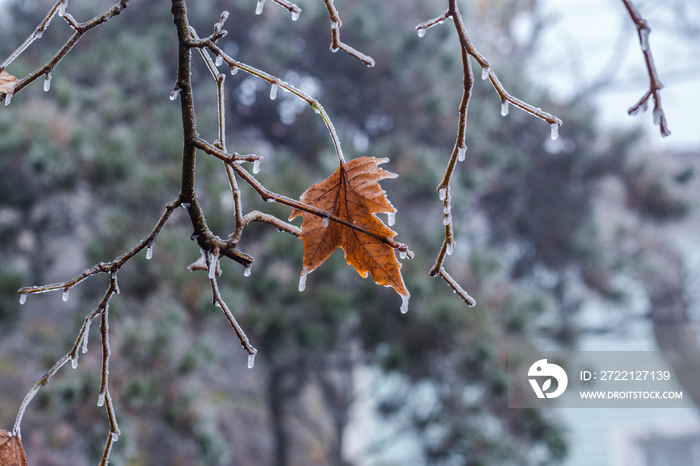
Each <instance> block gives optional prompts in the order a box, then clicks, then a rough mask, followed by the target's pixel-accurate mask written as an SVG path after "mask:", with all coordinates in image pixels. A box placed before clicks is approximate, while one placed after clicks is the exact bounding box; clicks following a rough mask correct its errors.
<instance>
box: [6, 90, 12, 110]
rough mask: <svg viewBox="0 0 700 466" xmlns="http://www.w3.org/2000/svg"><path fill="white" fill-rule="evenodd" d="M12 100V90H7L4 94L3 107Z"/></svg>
mask: <svg viewBox="0 0 700 466" xmlns="http://www.w3.org/2000/svg"><path fill="white" fill-rule="evenodd" d="M11 101H12V92H8V93H7V94H5V107H7V106H8V105H10V102H11Z"/></svg>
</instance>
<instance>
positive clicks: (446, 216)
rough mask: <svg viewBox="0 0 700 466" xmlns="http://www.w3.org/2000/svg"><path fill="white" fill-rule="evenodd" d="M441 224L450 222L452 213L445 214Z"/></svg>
mask: <svg viewBox="0 0 700 466" xmlns="http://www.w3.org/2000/svg"><path fill="white" fill-rule="evenodd" d="M442 223H443V225H445V226H447V225H449V224H450V223H452V214H447V215H445V218H443V219H442Z"/></svg>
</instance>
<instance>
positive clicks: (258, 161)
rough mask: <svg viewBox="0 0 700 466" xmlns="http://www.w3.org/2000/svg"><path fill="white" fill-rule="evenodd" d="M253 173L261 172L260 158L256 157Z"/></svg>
mask: <svg viewBox="0 0 700 466" xmlns="http://www.w3.org/2000/svg"><path fill="white" fill-rule="evenodd" d="M253 173H260V159H255V161H254V162H253ZM268 202H270V201H268Z"/></svg>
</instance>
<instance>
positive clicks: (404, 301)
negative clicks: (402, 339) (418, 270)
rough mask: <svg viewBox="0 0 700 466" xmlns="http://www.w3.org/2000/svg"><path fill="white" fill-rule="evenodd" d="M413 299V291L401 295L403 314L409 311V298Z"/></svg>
mask: <svg viewBox="0 0 700 466" xmlns="http://www.w3.org/2000/svg"><path fill="white" fill-rule="evenodd" d="M409 299H411V293H406V294H405V295H401V314H405V313H407V312H408V300H409Z"/></svg>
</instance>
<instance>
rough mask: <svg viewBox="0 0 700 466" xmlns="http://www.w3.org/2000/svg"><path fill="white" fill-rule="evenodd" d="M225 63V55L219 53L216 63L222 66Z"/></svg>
mask: <svg viewBox="0 0 700 466" xmlns="http://www.w3.org/2000/svg"><path fill="white" fill-rule="evenodd" d="M223 64H224V57H222V56H221V55H217V56H216V60H214V65H215V66H221V65H223Z"/></svg>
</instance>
